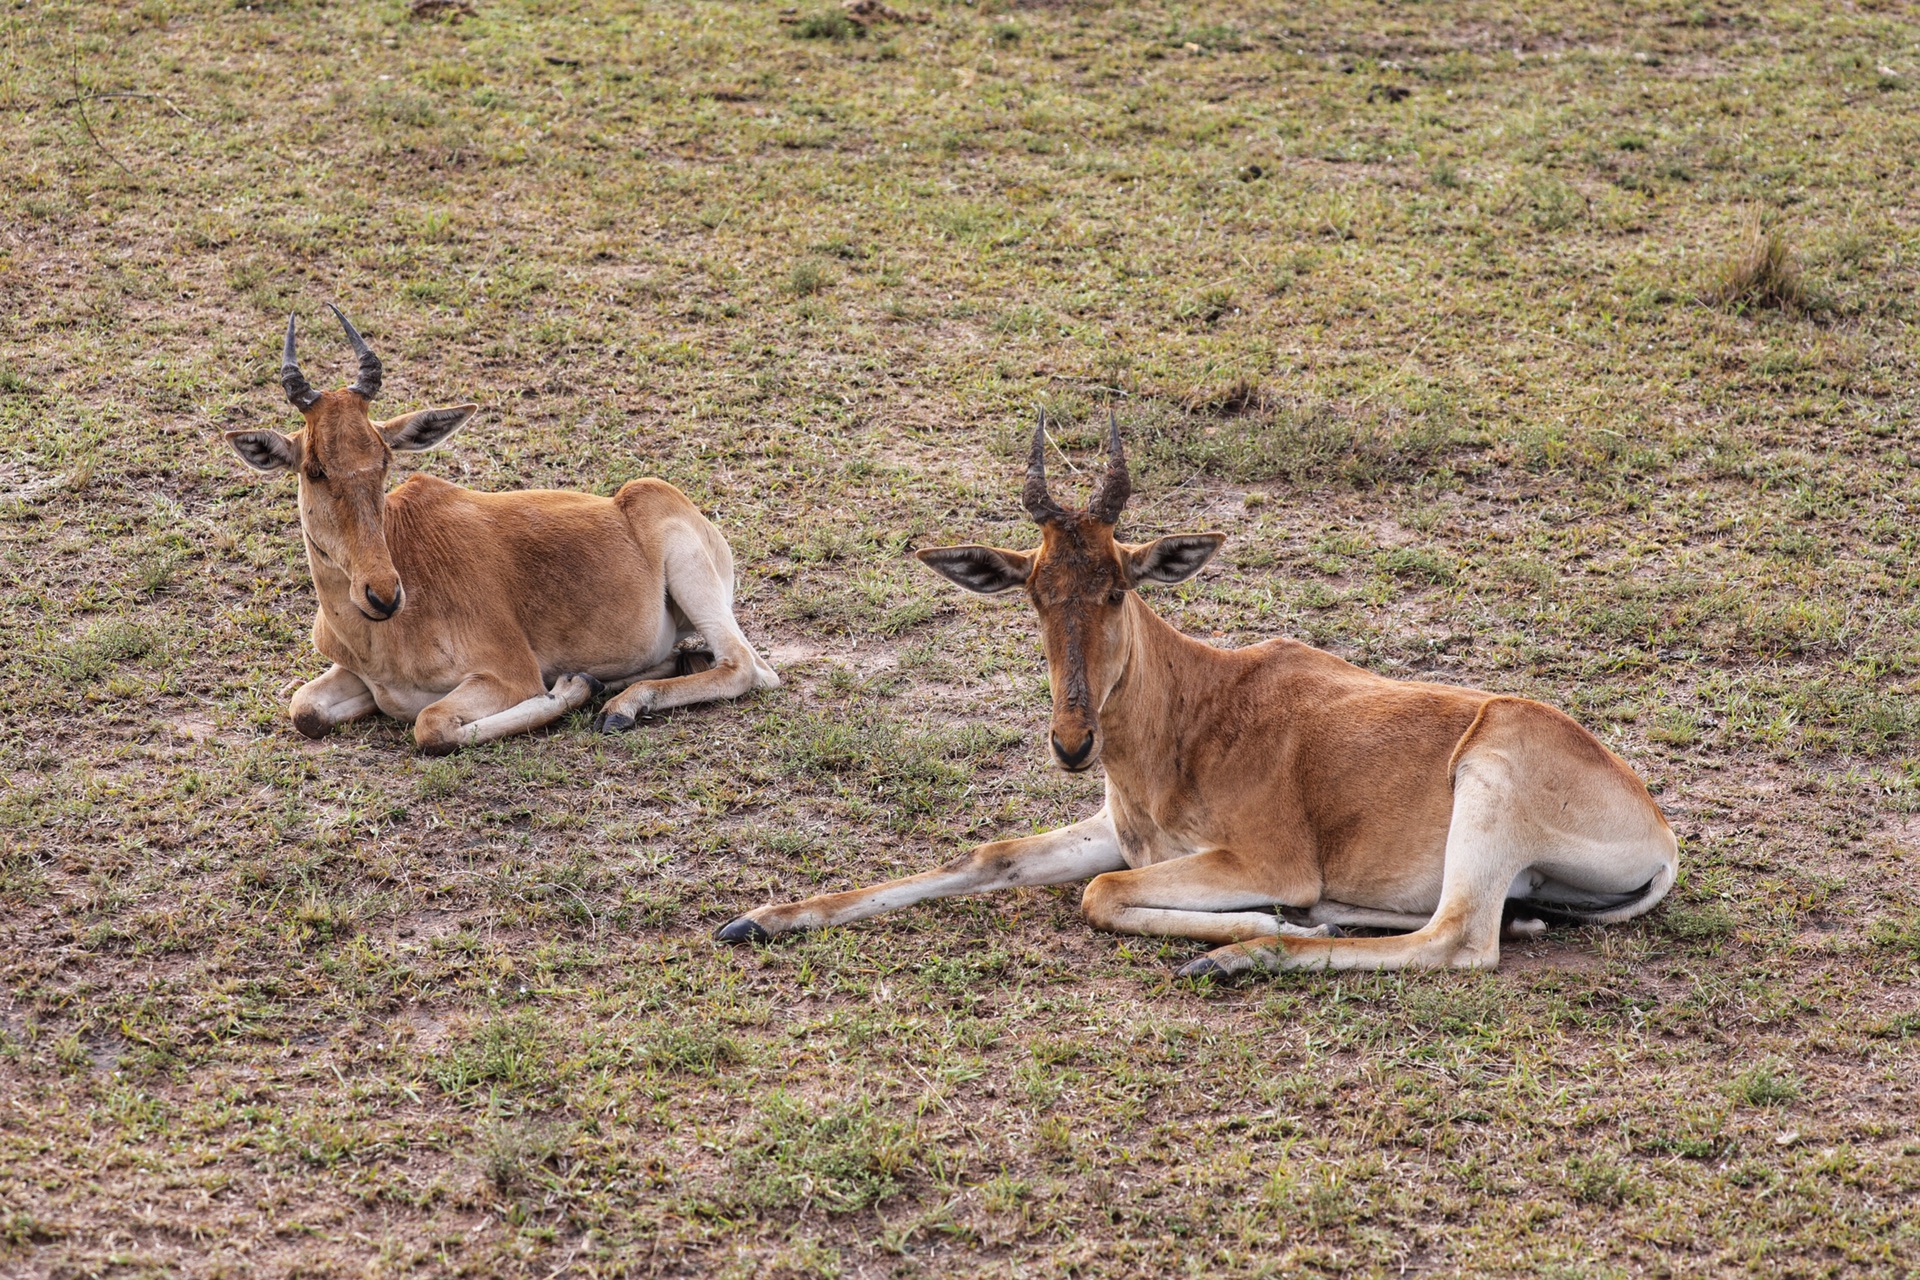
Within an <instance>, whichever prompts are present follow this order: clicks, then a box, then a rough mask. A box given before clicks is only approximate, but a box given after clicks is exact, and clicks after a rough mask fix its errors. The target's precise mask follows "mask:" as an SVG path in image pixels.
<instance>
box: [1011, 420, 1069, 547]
mask: <svg viewBox="0 0 1920 1280" xmlns="http://www.w3.org/2000/svg"><path fill="white" fill-rule="evenodd" d="M1020 505H1021V506H1023V507H1025V508H1026V509H1027V514H1028V515H1029V516H1031V517H1032V518H1033V522H1034V523H1035V524H1048V523H1050V522H1052V521H1054V520H1058V519H1059V518H1060V517H1061V516H1063V515H1065V514H1066V512H1064V511H1062V510H1061V509H1060V504H1059V503H1057V502H1055V501H1054V500H1053V495H1052V494H1051V493H1048V492H1047V411H1046V410H1045V409H1042V410H1041V411H1040V421H1039V423H1038V425H1036V426H1035V427H1034V429H1033V452H1032V453H1031V454H1029V455H1028V457H1027V484H1026V487H1025V488H1024V489H1022V490H1021V491H1020Z"/></svg>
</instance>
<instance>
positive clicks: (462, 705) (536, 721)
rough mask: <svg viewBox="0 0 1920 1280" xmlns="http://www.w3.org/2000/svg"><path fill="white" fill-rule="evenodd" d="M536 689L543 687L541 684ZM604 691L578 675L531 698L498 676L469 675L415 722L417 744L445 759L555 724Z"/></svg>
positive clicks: (566, 678) (567, 676)
mask: <svg viewBox="0 0 1920 1280" xmlns="http://www.w3.org/2000/svg"><path fill="white" fill-rule="evenodd" d="M534 687H535V688H539V682H538V681H537V680H536V681H535V682H534ZM602 688H604V686H603V685H602V684H601V683H600V682H599V681H598V680H596V679H594V678H593V677H592V676H590V675H588V674H586V673H585V672H582V671H576V672H574V673H573V674H572V675H564V676H560V677H559V678H557V679H556V680H555V681H554V682H553V688H551V689H543V690H541V692H539V693H536V694H534V695H532V696H531V697H527V696H524V695H523V694H522V692H521V690H519V689H517V688H514V687H512V686H511V685H509V684H508V683H507V682H506V681H505V680H502V679H501V678H500V677H498V676H492V675H476V676H468V677H467V678H466V679H465V680H462V681H461V682H460V683H459V684H458V685H457V686H455V687H454V689H453V691H452V692H451V693H449V694H447V696H446V697H444V698H442V699H440V700H439V701H438V702H435V703H433V704H432V705H430V706H428V707H427V708H426V709H424V710H423V711H421V712H420V715H419V717H418V718H417V719H416V720H415V721H414V722H413V740H414V742H416V743H418V744H419V747H420V749H421V750H422V751H424V752H426V753H427V754H428V755H430V756H443V755H446V754H447V753H448V752H449V751H452V750H454V749H455V748H457V747H472V746H478V745H479V744H480V743H483V742H492V741H494V740H495V739H496V738H505V737H509V736H510V735H512V734H516V733H525V732H527V731H528V730H529V729H538V728H539V727H540V726H541V725H543V724H550V723H551V722H553V721H555V720H558V719H559V718H560V717H561V716H563V715H565V714H567V712H569V711H572V710H573V709H574V708H575V707H579V706H583V705H585V703H586V701H587V700H588V699H589V698H591V697H593V696H594V695H595V694H597V693H599V692H600V690H601V689H602Z"/></svg>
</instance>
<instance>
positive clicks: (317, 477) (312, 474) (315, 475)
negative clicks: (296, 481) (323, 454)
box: [307, 467, 327, 484]
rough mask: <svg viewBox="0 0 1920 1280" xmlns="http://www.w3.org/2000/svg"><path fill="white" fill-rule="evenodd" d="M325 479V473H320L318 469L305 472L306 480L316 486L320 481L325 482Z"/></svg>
mask: <svg viewBox="0 0 1920 1280" xmlns="http://www.w3.org/2000/svg"><path fill="white" fill-rule="evenodd" d="M326 478H327V473H326V472H324V471H322V470H321V469H320V468H318V467H315V468H314V469H313V470H311V471H309V472H307V479H309V480H311V481H313V482H315V483H316V484H317V483H319V482H320V481H322V480H325V479H326Z"/></svg>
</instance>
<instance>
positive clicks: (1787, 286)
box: [1706, 218, 1811, 312]
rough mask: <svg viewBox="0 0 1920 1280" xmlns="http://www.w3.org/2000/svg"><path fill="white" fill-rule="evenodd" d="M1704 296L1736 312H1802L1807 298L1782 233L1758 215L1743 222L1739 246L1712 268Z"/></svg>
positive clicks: (1784, 235)
mask: <svg viewBox="0 0 1920 1280" xmlns="http://www.w3.org/2000/svg"><path fill="white" fill-rule="evenodd" d="M1706 296H1707V299H1708V300H1709V301H1710V302H1712V303H1714V304H1715V305H1717V306H1721V307H1725V308H1727V309H1728V310H1731V311H1736V312H1739V311H1750V310H1755V309H1759V308H1769V307H1770V308H1775V309H1778V310H1783V311H1804V310H1807V309H1808V307H1809V304H1810V301H1811V296H1810V294H1809V292H1808V289H1807V284H1806V281H1805V279H1804V278H1803V277H1802V276H1801V273H1800V268H1799V265H1798V264H1797V263H1796V262H1795V260H1794V254H1793V251H1792V249H1791V248H1790V247H1789V245H1788V244H1787V236H1786V233H1785V232H1784V231H1782V230H1781V229H1780V228H1779V227H1777V226H1773V227H1770V226H1766V225H1764V224H1763V223H1761V222H1760V220H1759V219H1758V218H1755V219H1752V220H1750V221H1749V222H1748V223H1747V225H1746V227H1745V229H1744V230H1743V231H1742V232H1741V237H1740V244H1739V246H1738V247H1737V248H1736V249H1735V250H1734V251H1733V253H1732V254H1731V255H1729V256H1728V258H1727V259H1726V261H1724V262H1723V263H1721V264H1720V266H1719V267H1718V268H1717V269H1716V270H1715V273H1714V276H1713V278H1712V280H1711V281H1710V282H1709V283H1708V286H1707V291H1706Z"/></svg>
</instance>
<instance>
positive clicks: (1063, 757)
mask: <svg viewBox="0 0 1920 1280" xmlns="http://www.w3.org/2000/svg"><path fill="white" fill-rule="evenodd" d="M1047 736H1048V737H1050V738H1052V739H1053V758H1054V759H1055V760H1058V761H1059V762H1060V763H1061V764H1063V765H1065V766H1066V767H1067V768H1069V769H1078V768H1081V767H1082V766H1084V765H1085V764H1086V763H1087V757H1088V756H1090V755H1092V754H1093V735H1092V734H1091V733H1089V734H1088V735H1087V736H1086V737H1085V738H1083V739H1081V742H1080V745H1079V746H1078V747H1076V748H1074V749H1073V750H1072V751H1069V750H1067V749H1066V748H1065V747H1064V746H1062V745H1060V739H1059V737H1058V736H1057V735H1055V734H1048V735H1047Z"/></svg>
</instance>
